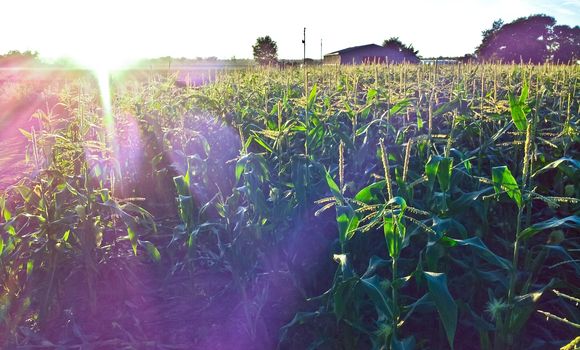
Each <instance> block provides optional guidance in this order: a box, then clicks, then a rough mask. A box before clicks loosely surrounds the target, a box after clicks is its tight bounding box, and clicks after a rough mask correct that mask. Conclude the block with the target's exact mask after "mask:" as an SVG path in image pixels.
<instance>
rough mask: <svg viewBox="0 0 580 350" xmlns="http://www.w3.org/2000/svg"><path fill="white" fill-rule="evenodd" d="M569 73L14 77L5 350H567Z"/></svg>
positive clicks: (373, 68) (575, 141) (575, 193)
mask: <svg viewBox="0 0 580 350" xmlns="http://www.w3.org/2000/svg"><path fill="white" fill-rule="evenodd" d="M214 75H215V74H214ZM579 78H580V68H579V66H557V65H542V66H532V65H467V64H459V65H443V66H441V65H406V64H404V65H391V66H384V65H369V66H359V67H352V66H351V67H339V66H335V67H330V66H329V67H326V66H325V67H306V68H291V69H285V70H279V69H274V68H261V69H243V70H234V71H229V72H222V73H218V74H217V75H215V76H214V77H212V81H211V82H209V83H207V84H204V85H200V86H189V85H185V86H184V84H178V83H177V82H176V77H175V76H172V75H171V74H162V75H158V76H149V77H147V78H145V79H142V78H141V79H137V78H135V77H133V78H123V77H122V76H114V77H112V78H111V79H99V80H96V79H92V78H89V77H79V78H77V79H73V80H67V81H59V82H54V83H52V84H48V85H43V86H40V87H33V86H31V84H33V83H32V82H20V83H19V82H15V83H11V84H3V85H0V91H2V101H3V103H4V104H2V105H3V106H4V105H9V104H10V103H12V104H16V103H20V104H25V105H26V104H27V103H28V104H30V101H31V99H33V97H34V99H36V100H38V101H41V103H39V104H38V108H34V110H30V108H28V109H27V108H24V109H22V108H21V109H20V110H23V112H22V114H23V115H22V116H20V117H21V118H24V122H22V123H20V124H18V125H17V126H15V125H16V124H17V123H14V125H11V122H10V119H7V118H9V117H11V116H12V117H13V115H14V113H16V112H14V110H12V112H11V110H5V112H3V113H4V114H0V115H5V116H4V118H5V120H4V121H2V120H0V122H2V123H4V124H1V125H2V128H3V129H4V130H5V132H7V130H9V129H10V128H12V129H14V128H16V129H15V130H17V135H16V136H14V138H13V140H15V139H20V140H23V141H22V142H21V146H14V145H15V144H14V143H10V140H9V139H5V140H3V141H2V142H3V143H0V145H2V144H3V146H2V148H3V149H2V151H1V153H3V154H2V155H0V165H1V167H2V168H3V169H1V171H0V176H1V177H4V178H3V179H0V184H2V186H1V187H0V189H1V191H0V347H1V348H6V349H37V348H38V349H276V348H279V349H510V350H516V349H556V348H566V349H575V348H577V346H578V345H577V344H578V343H579V342H580V337H578V335H579V334H580V331H579V328H580V309H579V307H578V302H579V301H580V283H579V282H580V278H579V276H580V235H579V232H580V117H579V115H580V103H579V101H580V82H579V81H578V79H579ZM31 96H32V97H31ZM18 128H19V130H18ZM18 147H21V149H18ZM2 157H3V158H2ZM11 169H12V170H13V171H12V172H10V170H11ZM9 175H10V176H9Z"/></svg>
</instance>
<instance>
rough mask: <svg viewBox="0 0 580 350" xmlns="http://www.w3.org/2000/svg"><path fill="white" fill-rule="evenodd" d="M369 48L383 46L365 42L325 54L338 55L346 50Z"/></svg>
mask: <svg viewBox="0 0 580 350" xmlns="http://www.w3.org/2000/svg"><path fill="white" fill-rule="evenodd" d="M369 48H384V47H382V46H380V45H377V44H367V45H360V46H353V47H347V48H346V49H342V50H338V51H333V52H330V53H327V54H326V55H340V54H343V53H347V52H350V51H355V50H361V49H369Z"/></svg>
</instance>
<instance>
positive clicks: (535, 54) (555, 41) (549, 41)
mask: <svg viewBox="0 0 580 350" xmlns="http://www.w3.org/2000/svg"><path fill="white" fill-rule="evenodd" d="M555 24H556V20H555V19H554V18H553V17H550V16H546V15H532V16H529V17H522V18H518V19H516V20H515V21H513V22H511V23H508V24H503V21H501V20H498V21H495V22H493V26H492V28H491V29H488V30H484V31H483V32H482V36H483V40H482V42H481V44H480V45H479V46H478V47H477V49H476V51H475V54H476V56H477V59H478V60H480V61H501V62H504V63H510V62H520V61H523V62H526V63H527V62H531V63H535V64H539V63H544V62H546V61H552V62H560V63H569V62H574V61H575V60H577V59H578V58H580V28H579V27H574V28H570V27H569V26H556V25H555Z"/></svg>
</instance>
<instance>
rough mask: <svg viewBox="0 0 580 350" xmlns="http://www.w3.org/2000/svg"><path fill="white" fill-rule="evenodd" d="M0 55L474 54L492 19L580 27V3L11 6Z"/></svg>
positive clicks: (312, 0) (296, 0)
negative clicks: (546, 20) (266, 44)
mask: <svg viewBox="0 0 580 350" xmlns="http://www.w3.org/2000/svg"><path fill="white" fill-rule="evenodd" d="M0 9H1V11H0V54H2V53H5V52H7V51H9V50H20V51H24V50H33V51H38V52H39V53H40V55H41V56H43V57H45V58H57V57H61V56H69V57H72V58H75V59H77V60H79V61H82V62H83V63H86V64H93V65H94V64H101V65H109V66H115V65H120V64H123V63H126V62H128V61H130V60H134V59H138V58H154V57H161V56H172V57H188V58H195V57H210V56H215V57H218V58H224V59H228V58H232V57H236V58H251V57H252V45H253V44H254V43H255V41H256V38H257V37H259V36H265V35H270V36H271V37H272V39H273V40H275V41H276V42H277V44H278V56H279V57H280V58H288V59H293V58H294V59H297V58H302V54H303V47H302V34H303V28H304V27H306V48H307V52H306V54H307V56H308V57H311V58H320V54H321V47H320V43H321V40H322V52H323V53H328V52H332V51H336V50H340V49H343V48H346V47H350V46H356V45H364V44H369V43H376V44H381V43H382V41H383V40H384V39H386V38H390V37H393V36H397V37H399V38H400V39H401V40H402V41H403V42H404V43H406V44H412V45H413V46H414V47H415V48H416V49H418V50H419V54H420V55H422V56H424V57H436V56H459V55H464V54H466V53H471V52H473V51H474V49H475V47H476V46H477V45H478V44H479V43H480V42H481V31H483V30H485V29H488V28H490V27H491V25H492V23H493V21H494V20H496V19H499V18H501V19H503V20H504V22H506V23H508V22H510V21H512V20H514V19H516V18H519V17H523V16H528V15H531V14H536V13H545V14H547V15H550V16H553V17H555V18H556V20H557V23H558V24H567V25H570V26H575V25H580V0H399V1H392V0H382V1H374V0H367V1H354V0H349V1H340V0H335V1H316V0H293V1H276V0H270V1H265V0H245V1H243V0H237V1H230V0H211V1H210V0H205V1H198V0H190V1H183V0H163V1H148V0H141V1H134V0H115V1H109V0H100V1H97V0H52V1H46V0H18V1H16V0H14V1H11V0H5V1H4V2H3V4H1V5H0Z"/></svg>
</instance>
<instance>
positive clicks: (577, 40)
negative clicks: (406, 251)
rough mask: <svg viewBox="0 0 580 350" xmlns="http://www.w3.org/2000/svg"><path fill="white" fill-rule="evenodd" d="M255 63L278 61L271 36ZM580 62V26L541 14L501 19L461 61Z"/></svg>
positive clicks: (259, 44)
mask: <svg viewBox="0 0 580 350" xmlns="http://www.w3.org/2000/svg"><path fill="white" fill-rule="evenodd" d="M383 46H384V47H388V48H391V49H394V50H398V51H399V52H401V53H402V54H403V55H404V56H405V59H406V61H407V62H418V61H419V57H420V56H419V51H418V50H416V49H415V48H414V47H413V45H407V44H404V43H403V42H401V40H399V38H398V37H392V38H389V39H387V40H385V41H384V42H383ZM252 48H253V51H254V60H256V62H258V63H259V64H261V65H272V64H276V63H277V62H278V46H277V44H276V42H275V41H274V40H273V39H272V38H271V37H270V36H264V37H259V38H258V39H257V40H256V43H255V44H254V45H253V47H252ZM579 60H580V27H579V26H575V27H570V26H567V25H557V24H556V20H555V19H554V18H553V17H550V16H547V15H544V14H538V15H531V16H528V17H521V18H518V19H516V20H514V21H512V22H510V23H507V24H506V23H504V22H503V20H501V19H499V20H496V21H494V22H493V24H492V27H491V28H490V29H486V30H484V31H483V32H482V41H481V43H480V44H479V46H477V48H476V49H475V51H474V52H473V53H469V54H466V55H465V56H463V57H462V58H461V61H465V62H467V61H472V62H499V63H513V62H516V63H520V62H524V63H533V64H541V63H546V62H552V63H559V64H570V63H576V62H577V61H579Z"/></svg>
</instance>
